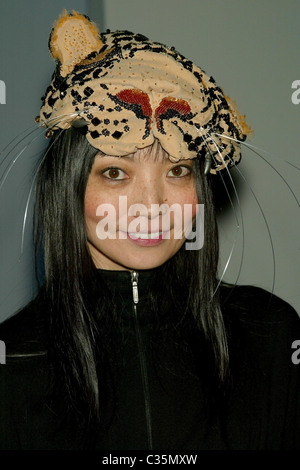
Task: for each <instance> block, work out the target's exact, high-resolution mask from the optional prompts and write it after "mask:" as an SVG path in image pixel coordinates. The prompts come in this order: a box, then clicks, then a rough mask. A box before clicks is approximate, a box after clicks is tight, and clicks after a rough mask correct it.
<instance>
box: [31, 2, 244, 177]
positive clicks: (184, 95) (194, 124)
mask: <svg viewBox="0 0 300 470" xmlns="http://www.w3.org/2000/svg"><path fill="white" fill-rule="evenodd" d="M49 49H50V52H51V55H52V57H53V59H54V60H55V61H56V63H57V66H56V70H55V72H54V74H53V77H52V82H51V84H50V86H49V87H48V88H47V90H46V93H45V96H44V97H43V98H42V100H43V104H42V107H41V110H40V115H39V117H38V118H37V121H38V122H39V123H40V125H42V126H44V127H46V128H48V133H47V135H48V136H49V135H51V133H52V131H53V130H56V129H68V128H70V127H71V126H75V127H81V126H82V129H83V131H84V132H86V138H87V139H88V141H89V143H90V144H91V145H92V146H93V147H95V148H97V149H99V150H101V151H102V152H104V153H105V154H107V155H116V156H123V155H128V154H131V153H134V152H135V151H136V150H137V149H141V148H144V147H147V146H149V145H151V144H152V143H153V142H154V139H158V140H159V142H160V144H161V146H162V147H163V149H164V150H165V151H166V152H167V153H168V154H169V158H170V160H171V161H172V162H176V161H179V160H182V159H190V158H196V157H200V158H204V157H206V156H207V155H210V157H211V165H210V172H211V173H216V171H218V170H221V169H223V168H225V167H226V166H231V165H234V164H236V163H238V162H239V161H240V158H241V156H240V141H244V140H245V139H246V137H247V135H248V134H249V133H250V132H251V129H250V128H249V126H248V125H247V124H246V122H245V120H244V116H241V115H240V114H239V112H238V111H237V109H236V107H235V105H234V103H233V102H232V101H231V100H230V99H229V98H228V97H226V96H225V95H224V94H223V91H222V90H221V88H219V87H218V86H217V85H216V83H215V81H214V80H213V78H212V77H208V76H207V75H206V74H205V73H204V71H203V70H201V69H200V68H199V67H197V66H196V65H194V64H193V62H191V61H190V60H188V59H186V58H185V57H183V56H182V55H181V54H179V53H178V52H177V51H176V50H175V49H174V48H173V47H171V48H169V47H167V46H165V45H163V44H160V43H156V42H152V41H150V40H149V39H148V38H146V37H145V36H143V35H141V34H134V33H131V32H129V31H116V32H110V31H109V30H108V31H106V32H105V33H102V34H100V33H99V31H98V29H97V27H96V25H95V24H94V23H93V22H91V21H90V19H89V18H88V17H86V16H84V15H81V14H79V13H77V12H75V11H73V12H72V13H71V14H68V13H67V12H66V11H64V12H63V13H62V15H61V17H60V18H59V19H58V20H57V22H56V24H55V26H54V28H53V29H52V31H51V34H50V38H49Z"/></svg>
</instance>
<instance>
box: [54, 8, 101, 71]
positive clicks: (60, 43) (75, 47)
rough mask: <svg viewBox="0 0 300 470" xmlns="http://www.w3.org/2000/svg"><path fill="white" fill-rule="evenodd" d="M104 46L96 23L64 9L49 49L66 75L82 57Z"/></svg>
mask: <svg viewBox="0 0 300 470" xmlns="http://www.w3.org/2000/svg"><path fill="white" fill-rule="evenodd" d="M102 46H103V42H102V41H101V39H100V33H99V30H98V29H97V26H96V25H95V23H93V22H91V21H90V20H89V18H88V17H86V16H84V15H81V14H80V13H77V12H76V11H72V13H71V14H70V15H69V14H68V12H67V11H66V10H64V11H63V12H62V14H61V16H60V17H59V19H58V20H57V22H56V24H55V25H54V27H53V29H52V32H51V35H50V39H49V49H50V53H51V55H52V57H53V59H54V60H55V61H59V63H60V65H61V67H60V74H61V75H62V76H63V77H65V76H66V75H68V74H69V73H70V72H72V70H73V69H74V67H75V65H77V64H78V63H79V62H80V61H81V60H82V59H85V58H86V57H87V56H88V55H89V54H91V52H94V51H99V50H100V49H101V47H102Z"/></svg>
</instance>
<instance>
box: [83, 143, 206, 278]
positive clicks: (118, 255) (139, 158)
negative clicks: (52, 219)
mask: <svg viewBox="0 0 300 470" xmlns="http://www.w3.org/2000/svg"><path fill="white" fill-rule="evenodd" d="M197 202H198V201H197V195H196V188H195V182H194V175H193V168H192V160H184V161H183V160H182V161H180V162H177V163H172V162H170V160H169V159H168V154H167V153H166V152H165V151H164V150H163V149H162V148H161V146H160V145H159V144H158V143H157V141H155V143H154V144H153V145H152V146H151V147H147V148H144V149H141V150H138V151H137V152H136V153H134V154H132V155H128V156H122V157H114V156H108V155H103V154H98V155H97V156H96V158H95V162H94V164H93V167H92V170H91V173H90V175H89V178H88V183H87V188H86V194H85V220H86V230H87V238H88V245H89V249H90V253H91V256H92V258H93V261H94V263H95V265H96V267H97V268H101V269H110V270H132V269H134V270H140V269H151V268H155V267H158V266H161V265H162V264H163V263H165V262H166V261H167V260H168V259H170V258H171V257H172V256H173V255H175V253H177V251H178V250H179V249H180V247H181V246H182V245H183V243H184V241H185V238H186V236H187V235H188V232H189V231H190V228H191V225H192V223H193V221H194V220H195V217H196V209H197ZM136 204H138V205H136ZM174 204H175V205H174ZM134 205H135V206H134ZM184 205H188V206H186V207H184ZM184 212H185V213H184ZM187 226H188V227H189V228H188V227H187Z"/></svg>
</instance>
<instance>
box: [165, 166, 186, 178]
mask: <svg viewBox="0 0 300 470" xmlns="http://www.w3.org/2000/svg"><path fill="white" fill-rule="evenodd" d="M190 173H191V170H190V169H189V168H187V167H186V166H175V167H174V168H172V169H171V170H170V171H169V173H168V176H171V177H172V178H181V177H183V176H187V175H189V174H190Z"/></svg>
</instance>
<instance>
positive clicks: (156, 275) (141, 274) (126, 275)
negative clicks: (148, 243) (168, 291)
mask: <svg viewBox="0 0 300 470" xmlns="http://www.w3.org/2000/svg"><path fill="white" fill-rule="evenodd" d="M161 271H162V270H161V267H158V268H154V269H148V270H139V271H125V270H124V271H110V270H105V269H97V272H98V274H99V277H100V278H101V280H102V281H103V282H104V283H105V284H106V285H107V287H108V289H109V290H110V292H111V293H112V294H122V295H123V296H126V295H132V280H131V274H132V272H135V273H137V275H138V291H139V297H144V296H145V294H147V293H149V292H150V291H151V290H152V289H155V287H156V286H157V285H158V284H157V283H158V282H159V279H160V277H161Z"/></svg>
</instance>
